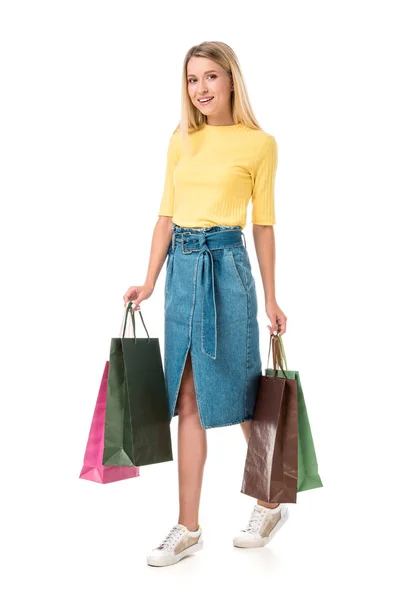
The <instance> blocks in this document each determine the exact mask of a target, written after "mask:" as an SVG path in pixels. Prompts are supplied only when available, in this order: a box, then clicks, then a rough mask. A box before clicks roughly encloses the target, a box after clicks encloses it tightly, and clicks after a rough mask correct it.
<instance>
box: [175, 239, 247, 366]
mask: <svg viewBox="0 0 400 600" xmlns="http://www.w3.org/2000/svg"><path fill="white" fill-rule="evenodd" d="M242 235H243V237H244V233H243V231H242V230H241V229H231V230H229V229H227V230H219V231H212V232H209V233H208V232H205V231H204V232H200V233H195V234H193V233H192V232H191V231H181V232H179V231H178V232H177V233H174V234H173V248H175V244H176V242H181V244H182V253H183V254H191V253H192V252H200V254H204V257H205V260H204V261H203V270H202V272H201V278H200V281H201V287H202V288H203V308H202V316H201V320H202V323H201V329H202V332H203V333H202V341H201V350H202V352H203V353H204V354H207V355H208V356H210V357H211V358H213V359H215V358H216V357H217V309H216V303H215V283H214V260H213V256H212V252H211V250H212V249H217V248H218V249H222V248H226V247H228V248H229V247H232V248H234V247H238V246H243V245H245V243H246V242H244V243H243V242H242V238H241V236H242ZM211 236H217V237H214V238H211ZM244 239H245V238H244ZM196 281H197V277H196ZM196 294H197V290H196Z"/></svg>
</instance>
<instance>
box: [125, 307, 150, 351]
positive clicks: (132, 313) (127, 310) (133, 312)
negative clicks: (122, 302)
mask: <svg viewBox="0 0 400 600" xmlns="http://www.w3.org/2000/svg"><path fill="white" fill-rule="evenodd" d="M132 304H133V303H132V302H128V305H127V307H126V311H125V316H124V319H123V326H124V330H123V332H122V335H121V332H120V337H125V330H126V324H127V320H128V313H130V314H131V318H132V325H133V337H134V339H135V344H136V324H135V312H136V311H134V310H132ZM138 311H139V314H140V318H141V319H142V323H143V327H144V328H145V330H146V333H147V338H148V340H147V341H148V343H150V336H149V332H148V331H147V328H146V325H145V324H144V321H143V316H142V312H141V309H140V308H139V309H138ZM121 329H122V325H121Z"/></svg>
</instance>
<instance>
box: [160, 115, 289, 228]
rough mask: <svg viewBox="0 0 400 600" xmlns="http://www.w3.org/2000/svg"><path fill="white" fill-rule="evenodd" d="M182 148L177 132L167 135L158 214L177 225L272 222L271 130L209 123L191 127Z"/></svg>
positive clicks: (273, 143)
mask: <svg viewBox="0 0 400 600" xmlns="http://www.w3.org/2000/svg"><path fill="white" fill-rule="evenodd" d="M189 140H190V150H189V152H186V151H184V148H183V142H182V139H181V132H180V131H179V130H178V131H175V132H174V133H173V134H172V135H171V138H170V140H169V145H168V152H167V161H166V162H167V166H166V173H165V181H164V191H163V194H162V199H161V203H160V207H159V211H158V215H167V216H169V217H172V220H173V222H174V223H176V224H177V225H178V226H180V227H211V226H213V225H240V226H241V227H242V228H243V227H245V225H246V216H247V207H248V203H249V200H250V197H251V199H252V213H251V215H252V216H251V221H252V223H256V224H258V225H273V224H275V206H274V186H275V174H276V168H277V159H278V152H277V144H276V140H275V138H274V136H273V135H271V134H269V133H266V132H265V131H263V130H261V129H253V128H250V127H247V126H246V125H243V124H241V123H239V124H236V125H208V124H206V123H204V124H203V125H202V126H201V127H200V128H199V129H198V130H197V131H194V132H192V133H190V136H189Z"/></svg>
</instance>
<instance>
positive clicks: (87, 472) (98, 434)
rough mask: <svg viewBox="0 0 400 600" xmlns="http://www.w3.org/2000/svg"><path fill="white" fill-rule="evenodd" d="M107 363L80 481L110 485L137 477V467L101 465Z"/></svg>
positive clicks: (107, 363)
mask: <svg viewBox="0 0 400 600" xmlns="http://www.w3.org/2000/svg"><path fill="white" fill-rule="evenodd" d="M108 366H109V361H107V362H106V365H105V367H104V372H103V377H102V380H101V384H100V390H99V394H98V397H97V402H96V406H95V409H94V414H93V419H92V425H91V427H90V432H89V437H88V441H87V445H86V452H85V457H84V459H83V467H82V470H81V473H80V475H79V478H80V479H88V480H89V481H95V482H96V483H112V482H113V481H121V480H122V479H130V478H132V477H138V476H139V474H140V473H139V467H112V466H104V465H102V459H103V450H104V424H105V418H106V399H107V382H108Z"/></svg>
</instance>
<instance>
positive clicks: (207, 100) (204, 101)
mask: <svg viewBox="0 0 400 600" xmlns="http://www.w3.org/2000/svg"><path fill="white" fill-rule="evenodd" d="M213 98H214V96H204V98H199V99H198V102H199V104H201V105H203V106H204V105H205V104H210V102H211V100H213Z"/></svg>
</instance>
